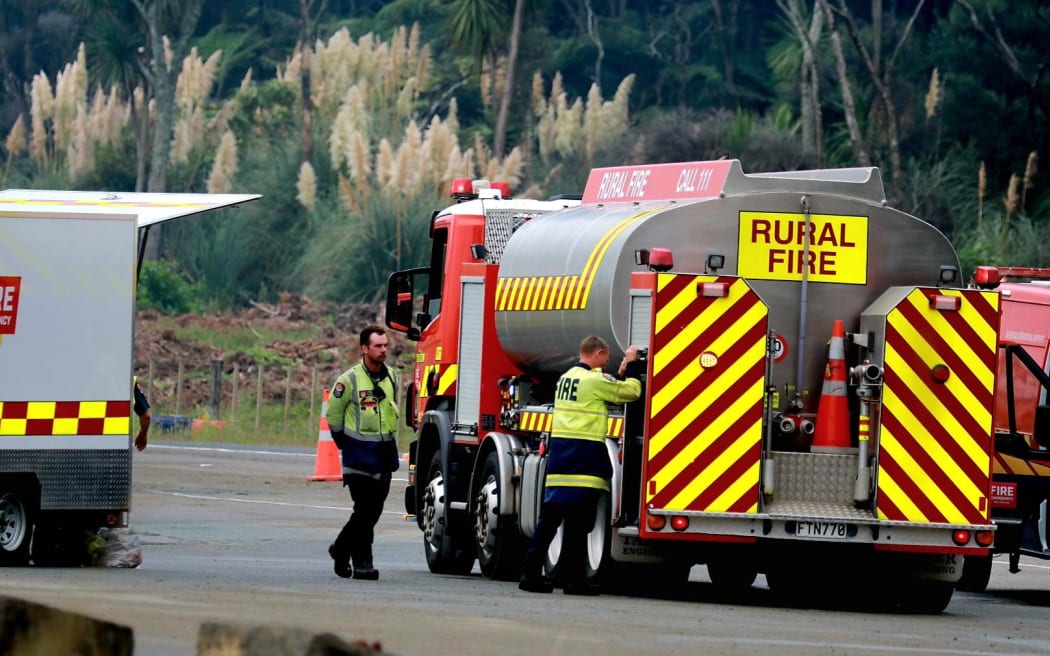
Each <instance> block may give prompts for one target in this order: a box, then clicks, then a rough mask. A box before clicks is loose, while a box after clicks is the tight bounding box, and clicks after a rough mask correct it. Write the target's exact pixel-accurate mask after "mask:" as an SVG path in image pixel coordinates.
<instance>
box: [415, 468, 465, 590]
mask: <svg viewBox="0 0 1050 656" xmlns="http://www.w3.org/2000/svg"><path fill="white" fill-rule="evenodd" d="M426 480H427V483H426V487H425V488H424V489H423V508H422V513H421V516H422V522H423V551H424V553H425V554H426V558H427V567H429V568H430V571H431V572H433V573H435V574H469V573H470V570H471V569H472V568H473V567H474V551H473V549H472V545H471V544H470V541H469V538H468V537H461V536H460V535H457V532H456V531H454V530H450V529H449V526H448V524H449V522H448V512H449V511H448V505H449V502H450V501H451V499H449V498H448V490H447V489H446V488H445V474H444V469H443V467H442V463H441V454H440V453H435V454H434V457H433V458H432V459H431V460H430V467H429V468H428V469H427V479H426Z"/></svg>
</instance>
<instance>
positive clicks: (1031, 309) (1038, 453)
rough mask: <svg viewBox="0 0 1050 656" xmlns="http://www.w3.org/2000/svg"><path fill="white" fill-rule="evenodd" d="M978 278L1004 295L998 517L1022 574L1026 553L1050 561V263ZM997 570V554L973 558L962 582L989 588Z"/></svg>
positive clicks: (992, 270)
mask: <svg viewBox="0 0 1050 656" xmlns="http://www.w3.org/2000/svg"><path fill="white" fill-rule="evenodd" d="M973 282H974V285H975V286H977V287H979V288H984V289H995V290H997V291H998V292H999V293H1000V297H1001V305H1002V324H1001V328H1000V349H999V369H998V372H999V376H998V387H997V390H998V391H997V394H996V397H995V461H994V467H993V476H992V496H991V499H992V517H993V519H994V520H995V524H996V534H995V548H994V551H995V552H996V553H1005V554H1008V555H1009V568H1010V571H1011V572H1013V573H1017V572H1020V571H1021V569H1020V558H1021V555H1022V554H1024V555H1027V556H1033V557H1036V558H1042V559H1050V536H1048V532H1047V499H1050V401H1048V399H1047V392H1048V390H1050V269H1038V268H1029V267H987V266H982V267H978V268H977V270H976V271H975V273H974V280H973ZM991 568H992V554H991V553H989V554H988V555H985V556H968V557H967V558H966V561H965V566H964V569H963V577H962V580H961V581H960V584H959V587H960V588H961V589H963V590H970V591H981V590H984V589H985V588H986V587H987V586H988V579H989V577H990V575H991Z"/></svg>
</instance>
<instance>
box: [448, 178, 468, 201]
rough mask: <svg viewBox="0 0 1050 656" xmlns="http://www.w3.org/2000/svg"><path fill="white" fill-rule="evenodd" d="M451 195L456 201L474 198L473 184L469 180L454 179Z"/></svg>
mask: <svg viewBox="0 0 1050 656" xmlns="http://www.w3.org/2000/svg"><path fill="white" fill-rule="evenodd" d="M451 195H452V198H453V199H454V200H457V201H464V200H470V199H472V198H474V183H473V182H472V181H471V179H470V178H454V179H453V180H452V191H451Z"/></svg>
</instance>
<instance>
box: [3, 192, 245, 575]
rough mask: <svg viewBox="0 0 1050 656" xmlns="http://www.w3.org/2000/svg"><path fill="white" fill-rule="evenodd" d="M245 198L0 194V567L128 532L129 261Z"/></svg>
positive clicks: (67, 553) (68, 557)
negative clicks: (149, 236) (184, 222)
mask: <svg viewBox="0 0 1050 656" xmlns="http://www.w3.org/2000/svg"><path fill="white" fill-rule="evenodd" d="M255 198H258V196H256V195H247V194H135V193H128V194H125V193H120V194H108V193H99V192H70V191H43V190H24V189H9V190H7V191H3V192H0V565H26V564H28V563H29V562H30V559H32V560H33V561H34V562H35V563H36V564H62V563H70V562H76V560H77V558H78V557H79V556H80V553H82V551H83V549H82V545H83V542H84V540H83V531H85V530H93V529H98V528H100V527H103V526H107V527H121V526H127V522H128V511H129V509H130V506H131V429H132V418H131V415H132V412H131V410H132V402H131V399H132V379H133V369H132V363H133V360H132V348H133V346H134V340H133V335H134V319H135V281H136V260H137V252H138V251H137V249H138V248H139V247H140V246H141V245H144V241H145V240H144V236H145V233H146V232H147V231H148V230H149V226H151V225H154V224H157V223H160V222H163V221H168V220H170V219H175V218H178V217H181V216H188V215H191V214H197V213H200V212H206V211H209V210H213V209H217V208H221V207H225V206H229V205H233V204H236V203H241V202H246V201H249V200H253V199H255ZM140 228H141V230H140ZM140 236H142V237H143V238H141V239H140ZM77 538H79V539H80V545H81V552H80V553H74V549H73V548H72V547H71V546H70V545H72V544H73V543H75V542H76V540H77Z"/></svg>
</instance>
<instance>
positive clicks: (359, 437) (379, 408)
mask: <svg viewBox="0 0 1050 656" xmlns="http://www.w3.org/2000/svg"><path fill="white" fill-rule="evenodd" d="M325 417H326V419H328V428H329V430H331V432H332V439H333V440H335V443H336V445H337V446H338V447H339V450H340V451H341V452H342V460H343V473H344V474H365V475H370V476H372V477H373V478H374V477H375V476H376V475H378V474H384V473H387V472H392V471H396V470H397V468H398V466H399V464H400V461H399V459H398V456H397V419H398V412H397V387H396V386H395V385H394V377H393V374H391V373H390V370H389V369H387V367H386V365H382V367H381V368H380V370H379V373H378V374H372V373H370V372H369V371H368V369H367V368H366V367H365V365H364V363H363V362H358V363H357V364H355V365H354V366H352V367H350V368H349V369H347V370H346V371H344V372H343V373H342V374H341V375H340V376H339V377H338V378H336V380H335V385H334V386H333V387H332V394H331V396H330V397H329V399H328V411H327V413H326V414H325Z"/></svg>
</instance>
